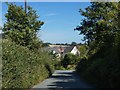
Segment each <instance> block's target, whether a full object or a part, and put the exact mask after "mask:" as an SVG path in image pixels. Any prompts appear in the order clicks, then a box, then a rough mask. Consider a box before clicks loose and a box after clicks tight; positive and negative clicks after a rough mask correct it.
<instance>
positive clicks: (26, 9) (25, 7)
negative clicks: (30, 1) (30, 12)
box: [25, 0, 27, 13]
mask: <svg viewBox="0 0 120 90" xmlns="http://www.w3.org/2000/svg"><path fill="white" fill-rule="evenodd" d="M25 13H27V2H26V0H25Z"/></svg>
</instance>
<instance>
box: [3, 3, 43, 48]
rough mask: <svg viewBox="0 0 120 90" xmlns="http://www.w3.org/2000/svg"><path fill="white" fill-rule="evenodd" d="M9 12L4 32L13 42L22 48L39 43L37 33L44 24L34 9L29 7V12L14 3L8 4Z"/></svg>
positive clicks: (6, 15)
mask: <svg viewBox="0 0 120 90" xmlns="http://www.w3.org/2000/svg"><path fill="white" fill-rule="evenodd" d="M7 5H8V11H7V13H6V14H5V17H6V18H7V22H6V23H5V24H4V28H3V31H4V33H5V35H7V36H9V38H11V39H12V40H13V41H15V42H16V43H17V44H20V45H22V46H29V47H30V45H31V43H33V41H34V42H36V41H38V40H37V32H38V31H39V30H40V28H41V26H42V25H43V24H44V22H42V21H40V20H38V18H39V16H38V15H37V13H36V11H35V10H33V9H32V7H30V6H28V7H27V9H28V10H27V12H25V10H24V9H23V8H22V6H16V5H15V4H13V3H10V4H7Z"/></svg>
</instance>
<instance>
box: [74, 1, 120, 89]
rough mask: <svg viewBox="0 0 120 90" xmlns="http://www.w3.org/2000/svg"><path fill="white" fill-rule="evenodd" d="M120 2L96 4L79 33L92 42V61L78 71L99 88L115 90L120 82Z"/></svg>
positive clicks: (80, 65) (83, 61)
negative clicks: (113, 89)
mask: <svg viewBox="0 0 120 90" xmlns="http://www.w3.org/2000/svg"><path fill="white" fill-rule="evenodd" d="M119 6H120V2H119V3H115V2H92V3H91V5H90V6H88V7H87V8H86V10H85V11H82V10H80V12H81V14H82V15H83V16H85V19H84V20H83V21H82V23H81V26H78V27H77V28H76V30H79V31H80V33H81V34H84V35H85V40H87V41H88V46H89V52H88V58H83V59H81V60H80V62H79V63H78V65H77V67H76V70H77V71H78V72H79V73H80V74H81V75H82V76H83V77H85V78H86V79H87V80H89V81H90V82H92V83H93V84H96V86H97V87H101V88H103V87H107V88H115V87H119V83H120V78H119V76H120V72H119V70H120V66H119V63H120V53H119V50H120V26H119V25H120V24H119V23H120V21H119V20H120V18H119V16H120V10H119V9H120V8H119Z"/></svg>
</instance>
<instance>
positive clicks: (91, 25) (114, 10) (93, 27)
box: [75, 2, 119, 48]
mask: <svg viewBox="0 0 120 90" xmlns="http://www.w3.org/2000/svg"><path fill="white" fill-rule="evenodd" d="M118 9H119V8H118V3H111V2H92V3H91V6H88V7H87V8H86V9H85V11H83V10H81V9H80V13H81V15H83V16H84V17H85V19H83V21H82V23H81V26H77V28H76V29H75V30H78V31H80V34H83V35H84V36H85V37H84V39H85V40H87V41H88V44H90V43H91V42H93V41H94V43H95V44H94V48H96V47H101V46H103V45H105V44H107V43H110V42H111V41H112V40H113V37H114V35H115V33H116V32H117V30H118ZM113 17H114V18H113ZM106 42H107V43H106Z"/></svg>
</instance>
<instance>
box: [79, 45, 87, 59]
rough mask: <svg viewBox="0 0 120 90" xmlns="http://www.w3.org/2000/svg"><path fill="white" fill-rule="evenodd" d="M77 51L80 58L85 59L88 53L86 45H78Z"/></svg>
mask: <svg viewBox="0 0 120 90" xmlns="http://www.w3.org/2000/svg"><path fill="white" fill-rule="evenodd" d="M78 50H79V51H80V57H81V58H83V57H86V56H87V54H88V51H89V47H88V46H87V45H85V44H84V45H79V46H78Z"/></svg>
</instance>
